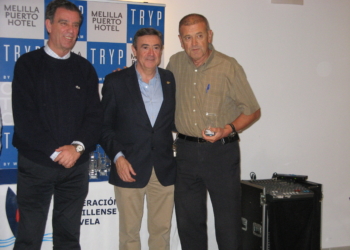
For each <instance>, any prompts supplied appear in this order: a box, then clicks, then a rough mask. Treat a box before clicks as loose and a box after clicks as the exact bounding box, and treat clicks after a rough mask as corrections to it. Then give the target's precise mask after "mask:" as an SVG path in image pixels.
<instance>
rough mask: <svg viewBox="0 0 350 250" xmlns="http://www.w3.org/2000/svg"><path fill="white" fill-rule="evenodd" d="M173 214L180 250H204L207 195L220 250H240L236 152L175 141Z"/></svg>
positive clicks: (230, 147) (234, 146)
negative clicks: (175, 162) (176, 168)
mask: <svg viewBox="0 0 350 250" xmlns="http://www.w3.org/2000/svg"><path fill="white" fill-rule="evenodd" d="M176 145H177V155H176V159H177V167H178V171H177V181H176V184H175V211H176V219H177V226H178V233H179V237H180V241H181V246H182V250H205V249H208V236H207V191H208V192H209V195H210V198H211V202H212V205H213V212H214V218H215V231H216V241H217V243H218V246H219V249H220V250H238V249H241V240H240V239H241V231H242V229H241V225H242V223H241V186H240V150H239V143H238V141H235V142H232V143H228V144H225V145H223V144H222V143H221V141H217V142H215V143H209V142H206V143H197V142H191V141H185V140H182V139H178V141H177V142H176Z"/></svg>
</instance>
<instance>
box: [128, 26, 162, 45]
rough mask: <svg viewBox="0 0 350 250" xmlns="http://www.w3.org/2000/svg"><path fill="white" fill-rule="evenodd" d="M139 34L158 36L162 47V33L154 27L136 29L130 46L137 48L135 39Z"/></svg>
mask: <svg viewBox="0 0 350 250" xmlns="http://www.w3.org/2000/svg"><path fill="white" fill-rule="evenodd" d="M140 36H158V37H159V39H160V45H161V47H162V48H163V35H162V33H161V32H160V31H158V30H156V29H154V28H141V29H139V30H138V31H136V33H135V35H134V39H133V41H132V46H134V48H135V49H136V50H137V39H138V38H139V37H140Z"/></svg>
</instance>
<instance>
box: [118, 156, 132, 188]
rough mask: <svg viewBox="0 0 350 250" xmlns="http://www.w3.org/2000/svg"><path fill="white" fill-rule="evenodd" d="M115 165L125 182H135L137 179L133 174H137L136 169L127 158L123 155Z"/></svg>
mask: <svg viewBox="0 0 350 250" xmlns="http://www.w3.org/2000/svg"><path fill="white" fill-rule="evenodd" d="M115 167H116V168H117V173H118V175H119V177H120V179H122V180H123V181H125V182H135V181H136V180H135V179H134V178H133V177H132V176H131V175H136V173H135V171H134V169H133V168H132V166H131V164H130V163H129V161H128V160H127V159H125V158H124V157H123V156H121V157H119V158H118V159H117V161H116V163H115Z"/></svg>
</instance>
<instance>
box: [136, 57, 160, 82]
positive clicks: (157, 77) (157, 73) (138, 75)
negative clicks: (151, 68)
mask: <svg viewBox="0 0 350 250" xmlns="http://www.w3.org/2000/svg"><path fill="white" fill-rule="evenodd" d="M136 65H137V61H136V62H135V64H134V66H135V70H136V75H137V79H138V80H139V82H140V81H142V76H141V74H140V73H139V72H138V71H137V68H136ZM159 77H160V76H159V72H158V67H156V73H155V74H154V77H153V78H152V79H151V80H153V79H156V80H158V79H159ZM150 83H151V82H150Z"/></svg>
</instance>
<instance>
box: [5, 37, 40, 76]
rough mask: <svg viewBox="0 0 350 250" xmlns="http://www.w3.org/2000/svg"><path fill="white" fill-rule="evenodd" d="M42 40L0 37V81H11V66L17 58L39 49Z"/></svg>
mask: <svg viewBox="0 0 350 250" xmlns="http://www.w3.org/2000/svg"><path fill="white" fill-rule="evenodd" d="M42 46H44V40H40V39H15V38H0V51H1V52H0V57H1V60H0V77H1V81H7V82H12V80H13V78H12V74H13V68H14V66H15V63H16V61H17V59H18V58H19V57H20V56H21V55H23V54H24V53H27V52H29V51H33V50H36V49H40V47H42Z"/></svg>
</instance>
